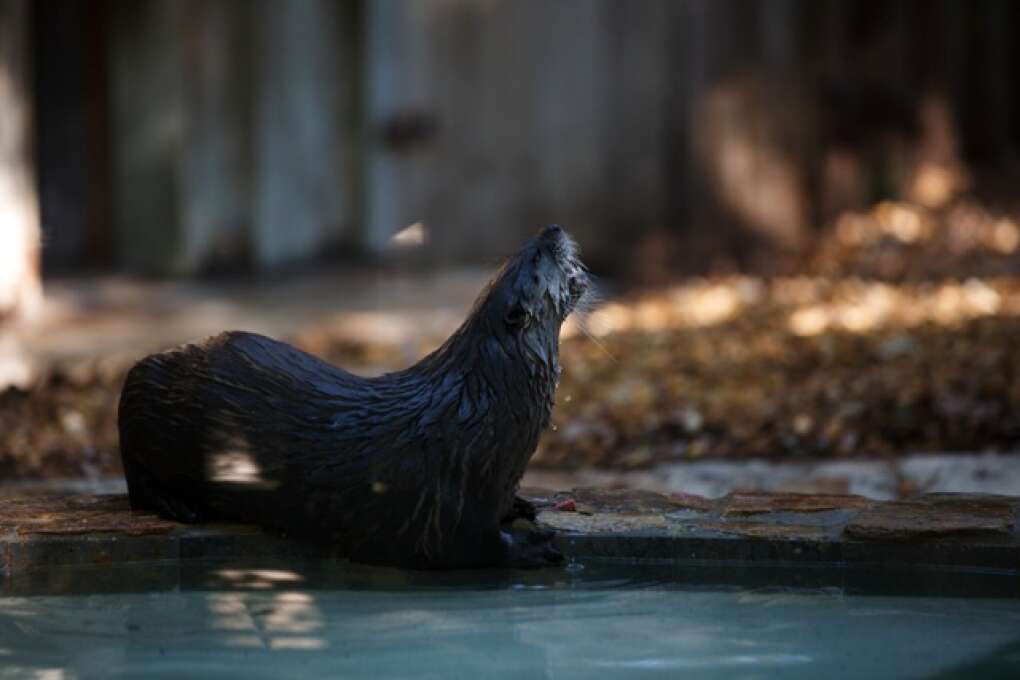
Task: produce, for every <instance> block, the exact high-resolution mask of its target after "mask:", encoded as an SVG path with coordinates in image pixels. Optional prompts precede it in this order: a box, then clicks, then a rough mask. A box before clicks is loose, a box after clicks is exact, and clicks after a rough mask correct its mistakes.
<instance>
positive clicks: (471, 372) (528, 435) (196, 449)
mask: <svg viewBox="0 0 1020 680" xmlns="http://www.w3.org/2000/svg"><path fill="white" fill-rule="evenodd" d="M587 288H588V277H587V274H586V270H585V268H584V266H583V265H582V264H581V262H580V260H579V258H578V254H577V247H576V245H575V243H574V241H573V240H572V239H571V238H570V237H569V236H568V235H567V233H566V232H565V231H564V230H563V229H561V228H560V227H558V226H555V225H553V226H549V227H546V228H545V229H544V230H542V231H541V232H540V233H539V234H538V235H537V236H535V237H534V238H532V239H530V240H529V241H528V242H527V243H526V244H525V245H524V246H523V247H522V248H521V249H520V250H519V251H518V252H517V253H516V254H515V255H513V256H512V257H510V258H509V259H508V260H507V261H506V262H505V263H504V265H503V266H502V268H501V269H500V271H499V272H498V273H497V274H496V276H495V277H494V278H493V280H492V281H491V282H490V283H489V285H488V286H487V287H486V288H485V289H484V290H483V291H482V293H481V295H480V296H479V297H478V299H477V300H476V302H475V304H474V307H473V308H472V311H471V312H470V314H469V316H468V317H467V319H466V320H465V321H464V323H463V324H462V325H461V326H460V328H459V329H458V330H457V331H455V332H454V333H453V335H451V336H450V337H449V339H447V340H446V342H444V343H443V344H442V346H440V347H439V349H437V350H436V351H434V352H433V353H431V354H429V355H428V356H426V357H425V358H424V359H422V360H421V361H419V362H418V363H417V364H415V365H413V366H411V367H410V368H407V369H405V370H402V371H397V372H394V373H388V374H385V375H381V376H379V377H374V378H363V377H359V376H356V375H354V374H352V373H349V372H347V371H344V370H343V369H340V368H337V367H335V366H332V365H330V364H328V363H326V362H324V361H322V360H320V359H318V358H316V357H314V356H312V355H310V354H307V353H305V352H302V351H300V350H298V349H296V348H294V347H292V346H290V345H288V344H286V343H283V342H279V341H276V340H272V339H270V338H267V337H264V336H261V335H256V334H253V333H246V332H239V331H232V332H227V333H223V334H221V335H218V336H216V337H213V338H210V339H208V340H206V341H204V342H202V343H200V344H189V345H185V346H183V347H180V348H177V349H173V350H170V351H167V352H163V353H159V354H153V355H151V356H148V357H146V358H144V359H142V360H141V361H139V362H138V363H137V364H135V366H134V367H133V368H132V369H131V370H130V372H129V373H128V375H127V378H126V380H125V384H124V387H123V390H122V393H121V399H120V406H119V412H118V426H119V430H120V449H121V458H122V462H123V466H124V476H125V478H126V480H127V484H128V493H129V496H130V502H131V507H132V508H134V509H138V510H148V511H154V512H156V513H157V514H159V515H161V516H163V517H166V518H169V519H172V520H176V521H180V522H188V523H191V522H203V521H215V520H221V521H223V520H226V521H238V522H244V523H253V524H258V525H261V526H263V527H266V528H268V529H273V530H278V531H282V532H285V533H288V534H292V535H297V536H302V537H306V538H310V539H314V540H319V541H323V540H325V541H330V542H331V544H332V545H334V546H336V547H337V549H338V552H339V554H341V555H344V556H347V557H349V558H350V559H351V560H353V561H357V562H365V563H369V564H378V565H389V566H397V567H405V568H414V569H455V568H474V567H493V566H507V567H541V566H547V565H554V564H558V563H560V562H562V560H563V556H562V554H561V553H560V552H559V550H557V549H556V547H555V546H554V536H553V534H552V532H548V531H545V530H542V529H538V528H535V527H534V526H533V525H532V526H531V527H528V526H527V523H526V522H516V523H514V522H513V520H515V519H518V518H522V517H523V518H525V519H531V520H533V519H534V508H533V507H532V506H530V505H529V504H528V503H527V502H525V501H524V500H523V499H520V498H518V497H517V486H518V483H519V481H520V479H521V476H522V475H523V474H524V468H525V466H526V465H527V463H528V460H529V459H530V458H531V456H532V454H533V453H534V451H535V448H536V447H537V445H538V440H539V437H540V435H541V433H542V431H543V430H544V429H545V428H546V427H547V426H548V424H549V421H550V417H551V414H552V408H553V396H554V392H555V390H556V386H557V383H558V380H559V375H560V366H559V334H560V327H561V325H562V324H563V322H564V320H565V319H566V317H567V316H568V315H569V314H570V313H571V312H572V311H573V310H574V309H575V307H576V306H577V305H578V303H579V301H580V300H581V298H582V297H583V296H584V294H585V291H586V290H587ZM521 525H524V528H523V529H522V527H521Z"/></svg>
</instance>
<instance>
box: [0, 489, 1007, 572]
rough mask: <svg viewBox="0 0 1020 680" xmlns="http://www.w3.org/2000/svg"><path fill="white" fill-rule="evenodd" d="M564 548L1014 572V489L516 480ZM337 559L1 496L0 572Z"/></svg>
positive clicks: (72, 498) (199, 529) (209, 531)
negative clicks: (880, 496) (672, 488)
mask: <svg viewBox="0 0 1020 680" xmlns="http://www.w3.org/2000/svg"><path fill="white" fill-rule="evenodd" d="M522 495H523V496H525V497H527V498H529V499H530V500H531V501H532V502H533V503H534V504H535V505H536V507H537V508H538V511H539V512H538V518H537V522H538V524H540V525H543V526H546V527H549V528H553V529H556V530H557V531H558V532H559V539H558V540H559V542H560V545H561V547H562V549H563V550H564V552H565V553H566V554H567V555H568V556H569V557H574V558H589V557H612V558H628V559H659V560H684V561H688V560H698V561H719V562H733V563H748V562H750V563H754V562H762V563H789V562H796V563H805V564H810V563H825V564H830V563H837V564H842V565H871V566H874V565H879V566H881V565H897V566H901V567H902V566H908V567H919V568H922V567H925V568H926V567H939V566H942V567H944V566H949V567H982V568H987V567H992V568H996V569H1008V570H1020V521H1018V520H1020V497H1013V496H993V495H981V494H944V493H940V494H927V495H922V496H918V497H916V498H914V499H912V500H908V501H887V502H883V501H874V500H870V499H867V498H864V497H862V496H853V495H838V494H829V495H802V494H762V493H753V494H752V493H734V494H730V495H729V496H725V497H722V498H719V499H708V498H703V497H700V496H691V495H683V494H672V495H662V494H656V493H652V492H649V491H634V490H623V489H597V488H578V489H574V490H573V491H567V492H564V491H559V492H557V491H550V490H542V489H524V490H522ZM322 557H337V555H335V554H334V551H333V549H332V548H331V547H330V546H328V545H319V544H313V543H307V542H299V541H295V540H291V539H287V538H284V537H281V536H278V535H275V534H272V533H269V532H264V531H262V530H260V529H258V528H256V527H252V526H241V525H191V526H188V525H180V524H176V523H173V522H168V521H166V520H163V519H160V518H159V517H156V516H154V515H151V514H147V513H135V512H132V511H131V510H130V508H129V506H128V503H127V497H126V496H122V495H53V494H48V495H39V494H35V495H21V496H19V495H14V496H7V497H5V498H4V499H3V503H2V505H0V575H2V576H3V578H4V580H5V581H7V582H8V583H9V582H10V581H11V579H16V578H18V577H20V576H23V575H25V574H31V573H38V572H39V571H41V570H45V569H46V568H48V567H55V566H68V565H81V566H86V565H89V566H96V565H99V566H102V565H112V564H121V563H128V562H134V561H146V560H164V561H167V562H168V563H174V562H178V561H181V560H188V559H192V558H194V559H203V558H257V559H262V558H272V559H290V558H322Z"/></svg>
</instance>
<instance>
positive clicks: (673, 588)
mask: <svg viewBox="0 0 1020 680" xmlns="http://www.w3.org/2000/svg"><path fill="white" fill-rule="evenodd" d="M188 569H190V570H191V571H185V570H184V569H183V568H182V567H180V566H179V565H167V564H159V563H154V564H152V565H133V566H132V567H130V571H124V572H123V573H121V572H118V570H116V569H103V570H94V571H90V570H88V569H81V568H78V569H74V570H68V571H66V573H65V574H64V577H63V578H62V579H56V580H53V579H52V578H50V579H49V580H48V581H47V583H49V584H50V585H49V586H46V587H43V585H38V584H37V585H36V586H34V587H24V588H21V590H20V591H17V589H16V590H14V591H12V590H11V589H9V590H8V593H9V594H7V595H3V596H0V678H8V677H10V678H23V677H38V678H48V679H60V678H94V677H103V678H110V677H113V678H142V677H144V678H160V677H165V678H181V677H200V678H246V679H251V678H279V677H310V678H318V677H351V678H372V679H373V680H385V679H389V678H443V679H444V680H445V679H449V678H471V679H472V680H477V679H479V678H592V677H609V678H678V677H683V678H770V677H775V678H811V679H813V680H814V679H817V678H824V679H825V680H832V679H834V678H851V677H853V678H865V677H866V678H943V677H944V678H951V677H960V678H967V677H980V678H990V677H1000V676H1001V677H1014V678H1015V677H1020V599H1017V598H1016V597H1014V596H1010V595H1009V593H1010V592H1014V591H1010V590H1009V588H1011V587H1012V586H1010V585H1009V584H1011V583H1015V580H1016V578H1017V576H1016V574H1001V573H1000V574H969V575H953V574H950V575H948V576H947V577H946V578H945V580H944V581H941V583H944V584H952V583H960V582H961V579H963V580H964V581H966V580H967V579H970V581H971V582H973V583H974V584H979V583H986V584H987V583H993V582H994V583H999V584H1006V590H1005V591H1002V590H1001V589H1000V590H996V588H998V586H996V587H993V588H992V591H995V592H982V593H978V594H977V596H962V595H961V594H960V593H954V594H953V595H952V596H946V595H938V594H931V593H929V594H925V595H917V594H914V595H902V594H892V593H895V592H903V590H904V583H905V582H909V583H914V584H916V583H917V582H918V579H915V578H908V579H905V580H901V581H900V582H899V586H897V587H894V588H890V587H888V582H886V585H885V586H883V587H878V588H876V589H875V590H874V592H871V593H868V592H867V590H866V589H862V588H860V587H858V586H857V585H853V586H850V585H848V581H847V579H846V577H845V576H837V577H836V578H833V577H832V572H826V574H827V575H826V576H825V577H819V578H815V577H812V576H810V575H809V576H808V577H807V578H806V579H804V578H799V579H795V580H796V581H799V582H801V585H795V586H788V585H782V586H780V585H769V583H770V582H772V583H788V582H789V580H788V579H776V578H773V577H771V576H768V575H766V576H765V577H763V576H762V573H763V570H760V569H754V568H753V567H751V568H749V569H748V573H749V574H754V575H755V576H756V577H755V578H751V579H743V581H744V583H743V584H741V583H740V582H739V581H740V580H741V579H726V578H719V574H720V573H723V572H725V569H720V568H714V567H702V568H700V572H699V573H700V574H701V576H699V575H698V573H694V572H691V571H690V570H686V571H685V570H684V569H679V568H677V567H673V566H663V565H659V566H655V567H650V566H644V567H639V566H634V565H620V564H609V565H599V564H585V565H573V566H572V568H570V569H566V570H548V571H541V572H516V573H515V572H502V573H501V572H474V573H462V574H437V575H423V574H409V573H405V572H399V571H396V570H372V569H366V568H357V567H351V566H349V565H343V564H339V565H329V566H323V565H314V566H303V567H300V568H295V567H294V566H293V565H280V564H270V565H248V566H243V567H241V566H230V565H223V564H204V565H201V567H200V568H199V567H189V568H188ZM709 574H714V575H715V578H714V579H713V578H705V577H706V576H707V575H709ZM139 575H142V578H141V579H138V578H136V577H138V576H139ZM168 576H173V577H174V583H173V585H171V586H169V587H167V588H165V589H161V590H160V589H154V588H155V586H154V583H156V582H159V581H160V578H162V577H168ZM920 580H922V581H923V580H924V579H920ZM725 581H730V582H729V583H726V582H725ZM56 582H59V583H63V584H64V586H65V587H62V588H61V589H62V590H64V591H66V592H65V594H45V591H46V590H54V588H53V586H52V584H53V583H56ZM699 582H700V584H699ZM705 582H710V584H709V585H706V583H705ZM39 583H40V584H41V583H42V582H41V581H40V582H39ZM855 583H857V582H855ZM90 584H91V585H90ZM966 589H967V590H980V588H970V587H968V588H966ZM949 590H953V589H952V588H949ZM68 593H73V594H68ZM1004 593H1005V594H1006V596H1003V595H1004Z"/></svg>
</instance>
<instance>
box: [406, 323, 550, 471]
mask: <svg viewBox="0 0 1020 680" xmlns="http://www.w3.org/2000/svg"><path fill="white" fill-rule="evenodd" d="M417 368H419V369H420V370H421V375H422V376H423V377H425V379H426V380H428V381H429V382H430V383H431V386H432V388H433V389H434V390H439V391H440V392H444V393H445V392H449V391H451V390H456V391H457V392H458V393H459V399H460V400H462V403H461V404H460V407H461V412H462V414H467V413H468V412H469V411H471V412H474V413H473V415H474V416H475V418H471V420H475V419H476V418H479V417H480V418H483V419H490V418H491V419H501V420H504V421H507V426H512V428H513V433H514V434H519V435H522V436H523V437H524V440H525V441H523V442H522V445H524V447H525V448H527V447H528V446H530V449H529V450H528V451H527V455H528V456H530V454H531V452H532V451H533V450H534V446H535V445H537V442H538V435H539V434H540V433H541V431H542V430H543V429H545V427H546V426H547V425H548V424H549V418H550V415H551V412H552V404H553V395H554V392H555V390H556V384H557V382H558V380H559V373H560V367H559V327H558V324H556V325H555V326H554V325H553V324H551V323H550V324H549V325H548V327H543V328H536V329H532V330H530V331H526V332H522V333H518V334H508V333H506V331H505V330H504V329H494V328H490V327H488V325H487V323H486V321H485V318H484V316H483V315H472V317H470V318H468V319H467V320H466V321H465V322H464V324H463V325H462V326H461V327H460V328H459V329H458V330H457V331H456V332H455V333H454V334H453V335H451V336H450V337H449V338H448V339H447V341H446V342H445V343H443V345H442V346H441V347H440V348H439V349H438V350H436V351H435V352H433V353H432V354H431V355H429V356H428V357H426V358H425V359H423V360H422V361H421V363H420V364H419V365H418V367H417ZM500 430H504V431H505V430H506V427H502V428H496V431H497V432H498V431H500Z"/></svg>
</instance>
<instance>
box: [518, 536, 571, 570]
mask: <svg viewBox="0 0 1020 680" xmlns="http://www.w3.org/2000/svg"><path fill="white" fill-rule="evenodd" d="M555 538H556V534H555V533H554V532H552V531H547V530H542V529H537V530H534V531H525V532H520V531H518V532H514V533H512V534H511V533H509V532H503V544H504V546H505V547H506V566H508V567H514V568H517V569H539V568H541V567H554V566H556V565H559V564H563V559H564V558H563V553H561V552H560V551H559V549H558V548H557V547H556V546H554V545H553V540H554V539H555Z"/></svg>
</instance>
